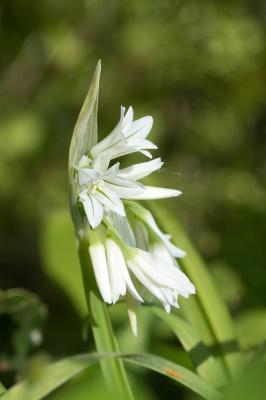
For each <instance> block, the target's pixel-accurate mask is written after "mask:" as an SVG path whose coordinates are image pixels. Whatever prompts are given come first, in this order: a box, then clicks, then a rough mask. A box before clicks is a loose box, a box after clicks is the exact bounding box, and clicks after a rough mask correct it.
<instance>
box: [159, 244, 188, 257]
mask: <svg viewBox="0 0 266 400" xmlns="http://www.w3.org/2000/svg"><path fill="white" fill-rule="evenodd" d="M164 243H165V245H166V247H167V248H168V250H169V251H170V253H171V254H172V256H173V257H175V258H183V257H185V255H186V254H187V253H186V252H185V251H184V250H182V249H180V248H179V247H177V246H175V245H174V244H173V243H171V242H170V240H164Z"/></svg>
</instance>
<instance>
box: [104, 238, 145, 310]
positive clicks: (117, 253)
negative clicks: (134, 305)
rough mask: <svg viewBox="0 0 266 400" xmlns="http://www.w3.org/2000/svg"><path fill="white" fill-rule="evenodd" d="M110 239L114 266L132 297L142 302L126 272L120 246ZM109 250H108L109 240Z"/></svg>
mask: <svg viewBox="0 0 266 400" xmlns="http://www.w3.org/2000/svg"><path fill="white" fill-rule="evenodd" d="M110 241H111V242H112V243H111V251H112V258H113V262H114V263H115V264H116V267H117V268H119V270H120V273H121V275H122V277H123V279H124V282H125V283H126V286H127V288H128V290H129V292H130V293H131V295H132V296H133V297H135V299H137V300H138V301H140V302H143V300H142V298H141V297H140V295H139V294H138V292H137V290H136V288H135V286H134V285H133V283H132V280H131V278H130V275H129V273H128V269H127V265H126V261H125V258H124V256H123V253H122V251H121V249H120V247H119V246H118V245H117V244H116V243H115V242H114V241H113V240H111V239H110ZM109 250H110V242H109Z"/></svg>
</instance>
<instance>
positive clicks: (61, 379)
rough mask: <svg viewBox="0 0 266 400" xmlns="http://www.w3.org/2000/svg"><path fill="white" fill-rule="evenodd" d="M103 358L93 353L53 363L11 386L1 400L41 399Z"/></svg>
mask: <svg viewBox="0 0 266 400" xmlns="http://www.w3.org/2000/svg"><path fill="white" fill-rule="evenodd" d="M104 357H106V356H105V355H99V354H94V353H93V354H84V355H78V356H73V357H70V358H66V359H63V360H61V361H58V362H55V363H53V364H51V365H48V366H46V367H44V368H42V369H41V371H39V372H38V374H37V375H36V376H31V377H28V379H27V380H26V381H23V382H21V383H18V384H17V385H15V386H13V387H12V388H11V389H9V390H8V391H6V392H5V393H4V394H3V395H2V396H1V400H22V399H25V400H39V399H43V398H44V397H45V396H47V395H48V394H49V393H51V392H52V391H53V390H55V389H56V388H58V387H59V386H61V385H63V384H64V383H66V382H68V381H69V380H70V379H71V378H73V377H74V376H76V375H77V374H79V373H80V372H81V371H84V370H85V369H86V368H88V367H90V366H91V365H92V364H94V363H95V362H97V361H98V360H99V359H100V358H104Z"/></svg>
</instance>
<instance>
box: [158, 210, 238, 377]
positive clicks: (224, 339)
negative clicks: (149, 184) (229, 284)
mask: <svg viewBox="0 0 266 400" xmlns="http://www.w3.org/2000/svg"><path fill="white" fill-rule="evenodd" d="M150 206H151V209H152V210H153V212H154V213H155V215H156V217H157V219H158V221H159V224H160V225H161V226H162V227H163V228H164V230H166V231H167V233H170V234H172V237H173V240H174V241H176V240H177V241H178V245H179V246H180V247H181V248H182V249H184V250H185V251H186V252H187V255H186V257H184V258H183V259H182V260H181V261H180V264H181V265H182V268H183V270H184V271H185V273H186V274H187V275H188V276H189V278H190V279H191V281H192V282H193V283H194V285H195V286H196V291H197V293H196V296H195V299H194V300H190V299H189V300H188V301H187V302H186V301H182V307H183V311H184V312H185V314H186V316H187V318H188V320H189V321H190V322H191V323H192V325H194V326H195V327H196V329H197V330H198V332H199V334H200V335H201V334H202V339H203V341H204V342H205V343H206V344H207V345H209V346H214V350H215V351H216V350H217V351H218V352H221V354H222V358H223V361H224V364H225V366H226V369H227V371H228V373H229V375H230V376H231V377H234V376H236V375H237V374H238V373H239V371H240V370H241V369H242V368H243V357H242V356H241V354H240V353H239V351H238V342H237V337H236V331H235V326H234V323H233V321H232V318H231V316H230V313H229V311H228V308H227V307H226V305H225V303H224V301H223V299H222V297H221V295H220V293H219V292H218V290H217V288H216V286H215V284H214V282H213V279H212V277H211V275H210V273H209V272H208V269H207V267H206V266H205V264H204V262H203V260H202V259H201V257H200V255H199V254H198V252H197V251H196V249H195V248H194V246H193V245H192V243H191V241H190V240H189V238H188V237H187V235H186V234H185V232H184V230H183V228H182V227H181V225H180V223H179V222H178V220H177V218H176V217H175V218H173V215H172V214H171V213H170V212H168V211H167V210H166V209H165V208H163V207H162V206H161V205H160V207H158V206H157V205H156V204H155V203H150ZM196 302H197V303H198V304H197V306H196ZM185 303H187V306H185V307H184V306H183V305H184V304H185ZM190 304H192V308H193V310H192V311H191V309H192V308H191V307H190ZM191 312H192V314H194V313H196V314H197V319H196V321H195V320H194V318H191V316H192V315H190V313H191ZM203 321H204V322H203ZM197 322H199V323H197ZM206 322H207V323H206ZM203 324H204V325H203ZM202 326H203V328H202ZM203 335H204V336H203ZM206 339H207V340H206ZM217 345H218V348H217V349H215V347H217Z"/></svg>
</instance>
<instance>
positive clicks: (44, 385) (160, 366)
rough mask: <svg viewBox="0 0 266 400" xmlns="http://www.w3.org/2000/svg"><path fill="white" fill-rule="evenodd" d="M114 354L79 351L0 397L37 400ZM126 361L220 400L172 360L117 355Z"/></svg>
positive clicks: (204, 395) (195, 376)
mask: <svg viewBox="0 0 266 400" xmlns="http://www.w3.org/2000/svg"><path fill="white" fill-rule="evenodd" d="M114 356H115V355H114V354H95V353H92V354H81V355H77V356H72V357H69V358H66V359H64V360H61V361H58V362H55V363H53V364H51V365H48V366H46V367H44V368H43V369H42V370H41V371H40V372H39V373H38V375H37V376H34V377H30V378H28V380H27V381H24V382H21V383H19V384H17V385H15V386H13V387H12V388H11V389H9V390H8V391H7V392H5V393H4V394H3V395H2V396H1V400H22V399H25V400H26V399H27V400H40V399H43V398H44V397H45V396H47V395H48V394H49V393H51V392H52V391H54V390H55V389H57V388H58V387H60V386H61V385H63V384H64V383H66V382H68V381H69V380H70V379H72V378H73V377H75V376H76V375H78V374H79V373H81V372H82V371H84V370H86V369H87V368H89V367H90V366H91V365H92V364H94V363H95V362H98V361H100V360H102V359H104V358H110V357H111V358H113V357H114ZM116 356H117V357H120V358H122V359H123V360H125V361H128V362H131V363H134V364H137V365H139V366H141V367H145V368H148V369H150V370H153V371H156V372H158V373H160V374H162V375H165V376H167V377H169V378H171V379H173V380H175V381H177V382H179V383H180V384H182V385H184V386H186V387H187V388H189V389H191V390H192V391H194V392H195V393H197V394H199V395H200V396H202V397H203V398H204V399H208V400H220V399H221V395H220V393H219V392H218V391H217V390H215V389H214V388H213V387H212V386H211V385H209V384H208V383H207V382H205V381H204V380H203V379H202V378H200V377H199V376H197V375H196V374H195V373H193V372H191V371H189V370H188V369H186V368H184V367H181V366H179V365H177V364H175V363H173V362H170V361H168V360H165V359H164V358H161V357H157V356H154V355H150V354H125V355H123V354H121V355H118V354H117V355H116Z"/></svg>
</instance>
